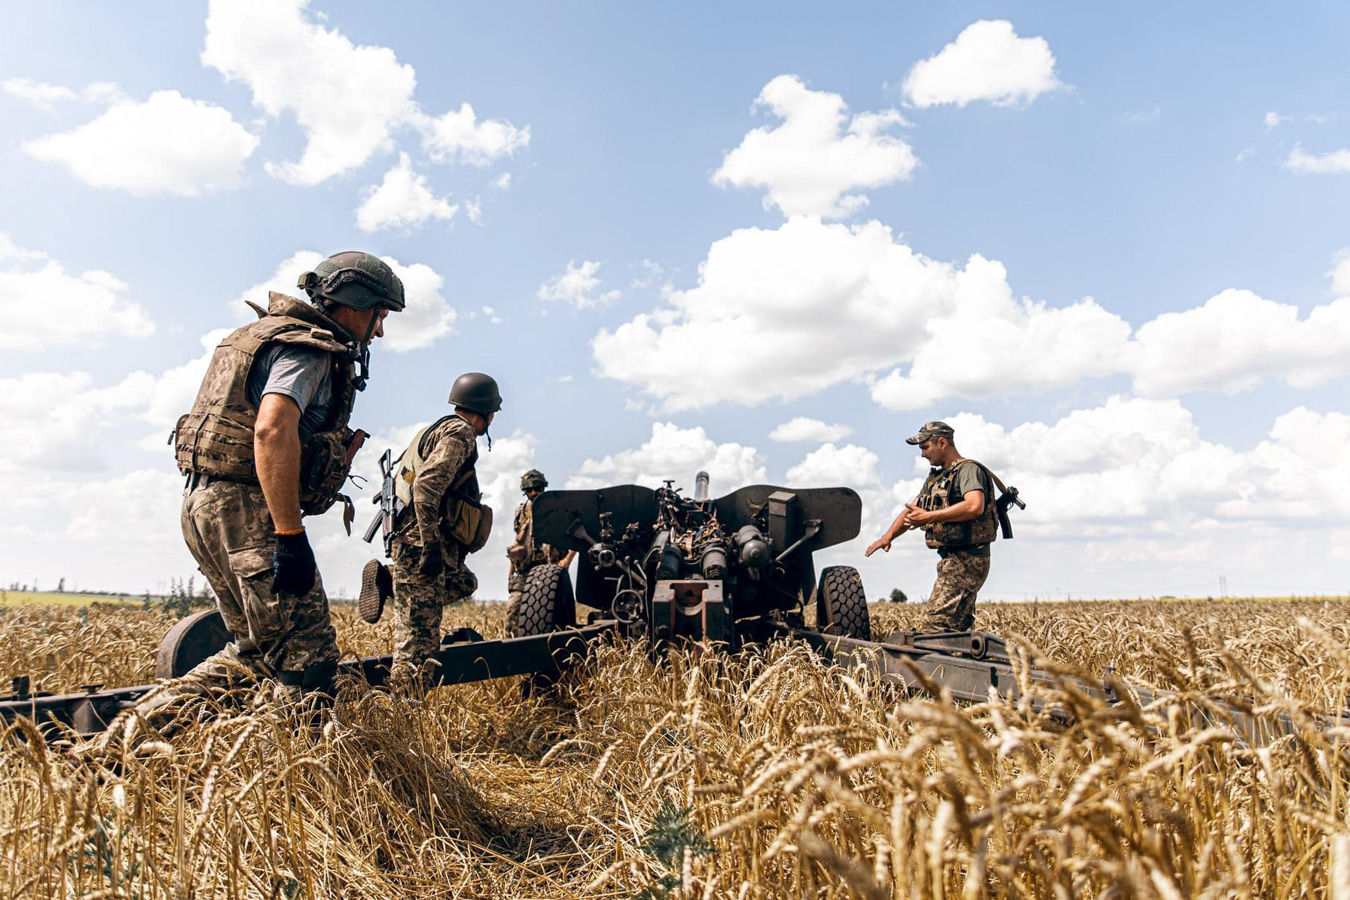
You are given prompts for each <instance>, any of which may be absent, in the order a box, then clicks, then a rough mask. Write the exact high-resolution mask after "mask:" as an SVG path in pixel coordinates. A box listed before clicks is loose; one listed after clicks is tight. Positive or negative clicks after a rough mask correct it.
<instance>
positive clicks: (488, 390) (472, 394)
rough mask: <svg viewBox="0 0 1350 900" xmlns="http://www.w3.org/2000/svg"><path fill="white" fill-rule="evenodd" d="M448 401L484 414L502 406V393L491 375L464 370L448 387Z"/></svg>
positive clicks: (488, 413) (493, 411)
mask: <svg viewBox="0 0 1350 900" xmlns="http://www.w3.org/2000/svg"><path fill="white" fill-rule="evenodd" d="M450 403H451V405H453V406H462V407H464V408H465V409H471V410H473V411H474V412H476V413H480V414H482V415H485V416H486V415H490V414H492V413H495V412H496V411H497V410H499V409H501V408H502V395H501V392H500V391H498V390H497V381H496V379H494V378H493V377H492V376H491V375H484V374H483V373H482V372H465V373H464V374H463V375H461V376H459V377H458V378H456V379H455V383H454V384H453V385H452V386H451V387H450Z"/></svg>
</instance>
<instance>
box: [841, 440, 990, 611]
mask: <svg viewBox="0 0 1350 900" xmlns="http://www.w3.org/2000/svg"><path fill="white" fill-rule="evenodd" d="M954 437H955V433H954V432H953V430H952V427H951V426H950V425H948V424H947V423H946V422H929V423H927V424H926V425H924V426H923V428H921V429H919V433H918V434H916V435H914V436H913V437H911V438H907V439H906V441H905V442H906V443H908V444H917V445H918V447H919V450H920V452H921V453H922V454H923V458H924V459H926V460H928V462H929V463H930V464H931V465H932V466H933V468H932V470H931V471H930V472H929V474H928V478H927V479H925V480H924V483H923V487H922V488H920V489H919V493H918V495H917V496H915V498H914V499H913V500H911V501H910V502H909V503H906V504H905V508H904V511H902V512H901V513H900V515H898V516H896V518H895V521H894V522H892V523H891V527H890V528H888V529H887V530H886V533H885V534H884V535H882V536H881V538H880V539H878V540H876V541H875V542H873V543H872V545H871V546H869V547H868V548H867V554H866V555H867V556H871V555H872V554H873V553H874V552H876V551H877V550H885V551H887V552H889V551H890V549H891V541H893V540H894V539H895V538H897V537H899V536H900V535H902V534H904V533H905V532H906V531H909V530H910V529H911V528H922V529H923V532H924V539H925V541H926V543H927V544H928V546H929V547H931V548H933V549H934V550H937V552H938V557H939V559H938V567H937V571H938V574H937V581H935V582H934V583H933V592H932V594H930V595H929V597H928V605H927V607H925V609H924V618H923V622H922V624H921V625H920V626H919V631H921V632H923V633H934V632H943V631H970V630H971V628H972V627H973V626H974V624H975V597H976V595H977V594H978V593H979V590H980V588H981V587H983V586H984V582H985V579H987V578H988V577H989V545H990V544H991V543H992V542H993V540H994V538H995V536H996V535H997V533H998V527H997V523H998V519H997V513H996V512H995V507H994V486H993V482H992V475H991V473H990V472H989V470H988V469H986V468H985V467H984V466H983V465H982V464H980V463H978V462H976V461H975V460H973V459H965V458H964V457H962V456H961V454H960V453H959V452H957V449H956V443H955V441H954V440H953V438H954Z"/></svg>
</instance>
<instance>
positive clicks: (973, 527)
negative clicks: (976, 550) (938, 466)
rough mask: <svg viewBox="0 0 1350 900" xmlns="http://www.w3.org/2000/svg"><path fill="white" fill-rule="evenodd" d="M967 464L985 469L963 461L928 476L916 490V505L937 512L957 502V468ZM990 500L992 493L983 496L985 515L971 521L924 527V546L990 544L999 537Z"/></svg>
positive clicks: (945, 546) (996, 520)
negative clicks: (920, 487)
mask: <svg viewBox="0 0 1350 900" xmlns="http://www.w3.org/2000/svg"><path fill="white" fill-rule="evenodd" d="M966 462H972V463H974V464H975V465H977V466H980V468H981V469H982V470H984V467H983V466H982V465H981V464H980V463H976V462H974V460H964V459H963V460H960V461H958V462H957V463H956V464H955V465H954V466H953V467H952V468H951V469H948V470H945V471H941V472H934V473H932V474H930V475H929V476H928V479H927V480H926V481H925V482H924V485H923V488H922V489H921V490H920V491H919V506H920V507H922V508H923V509H929V510H937V509H946V508H947V507H949V506H955V505H956V504H957V503H960V502H961V499H962V498H961V495H959V494H958V493H957V491H956V469H957V467H959V466H960V465H961V464H962V463H966ZM984 471H986V472H987V471H988V470H984ZM992 498H993V492H992V491H988V492H986V493H985V504H984V512H982V513H980V515H979V516H978V517H976V518H974V519H971V520H969V521H966V522H939V523H937V524H936V525H929V526H927V527H925V528H924V530H923V540H924V543H925V544H927V545H928V547H929V548H930V549H932V550H941V549H944V548H952V547H968V546H970V545H971V544H989V543H992V542H993V541H994V539H995V538H996V537H998V516H997V514H996V512H995V510H994V504H993V503H991V502H989V501H990V500H991V499H992Z"/></svg>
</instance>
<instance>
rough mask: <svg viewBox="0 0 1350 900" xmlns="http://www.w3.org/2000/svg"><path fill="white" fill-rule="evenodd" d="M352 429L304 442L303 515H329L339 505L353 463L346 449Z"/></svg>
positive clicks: (317, 435)
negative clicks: (339, 496)
mask: <svg viewBox="0 0 1350 900" xmlns="http://www.w3.org/2000/svg"><path fill="white" fill-rule="evenodd" d="M353 437H354V434H353V433H352V431H351V430H350V429H347V428H344V429H342V430H341V431H320V432H316V433H315V434H313V435H312V436H311V437H310V438H309V440H308V441H306V442H305V446H304V451H303V453H301V456H300V511H301V512H302V513H304V514H305V515H307V516H317V515H319V514H321V513H324V512H327V511H328V509H329V508H330V507H332V505H333V504H334V503H336V502H337V499H338V495H339V492H340V491H341V490H342V484H343V482H345V481H346V480H347V473H348V472H349V471H350V470H351V463H350V461H349V459H348V456H347V448H348V446H349V444H350V443H351V441H352V439H353Z"/></svg>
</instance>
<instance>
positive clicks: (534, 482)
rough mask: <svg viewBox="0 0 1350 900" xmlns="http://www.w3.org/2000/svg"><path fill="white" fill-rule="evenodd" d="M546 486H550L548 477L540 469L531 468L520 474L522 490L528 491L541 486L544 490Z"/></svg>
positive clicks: (540, 488)
mask: <svg viewBox="0 0 1350 900" xmlns="http://www.w3.org/2000/svg"><path fill="white" fill-rule="evenodd" d="M546 487H548V479H547V478H545V477H544V473H543V472H540V471H539V470H538V469H531V470H530V471H528V472H526V473H525V474H524V475H522V476H520V489H521V490H522V491H528V490H529V489H530V488H539V490H541V491H542V490H543V489H544V488H546Z"/></svg>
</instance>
